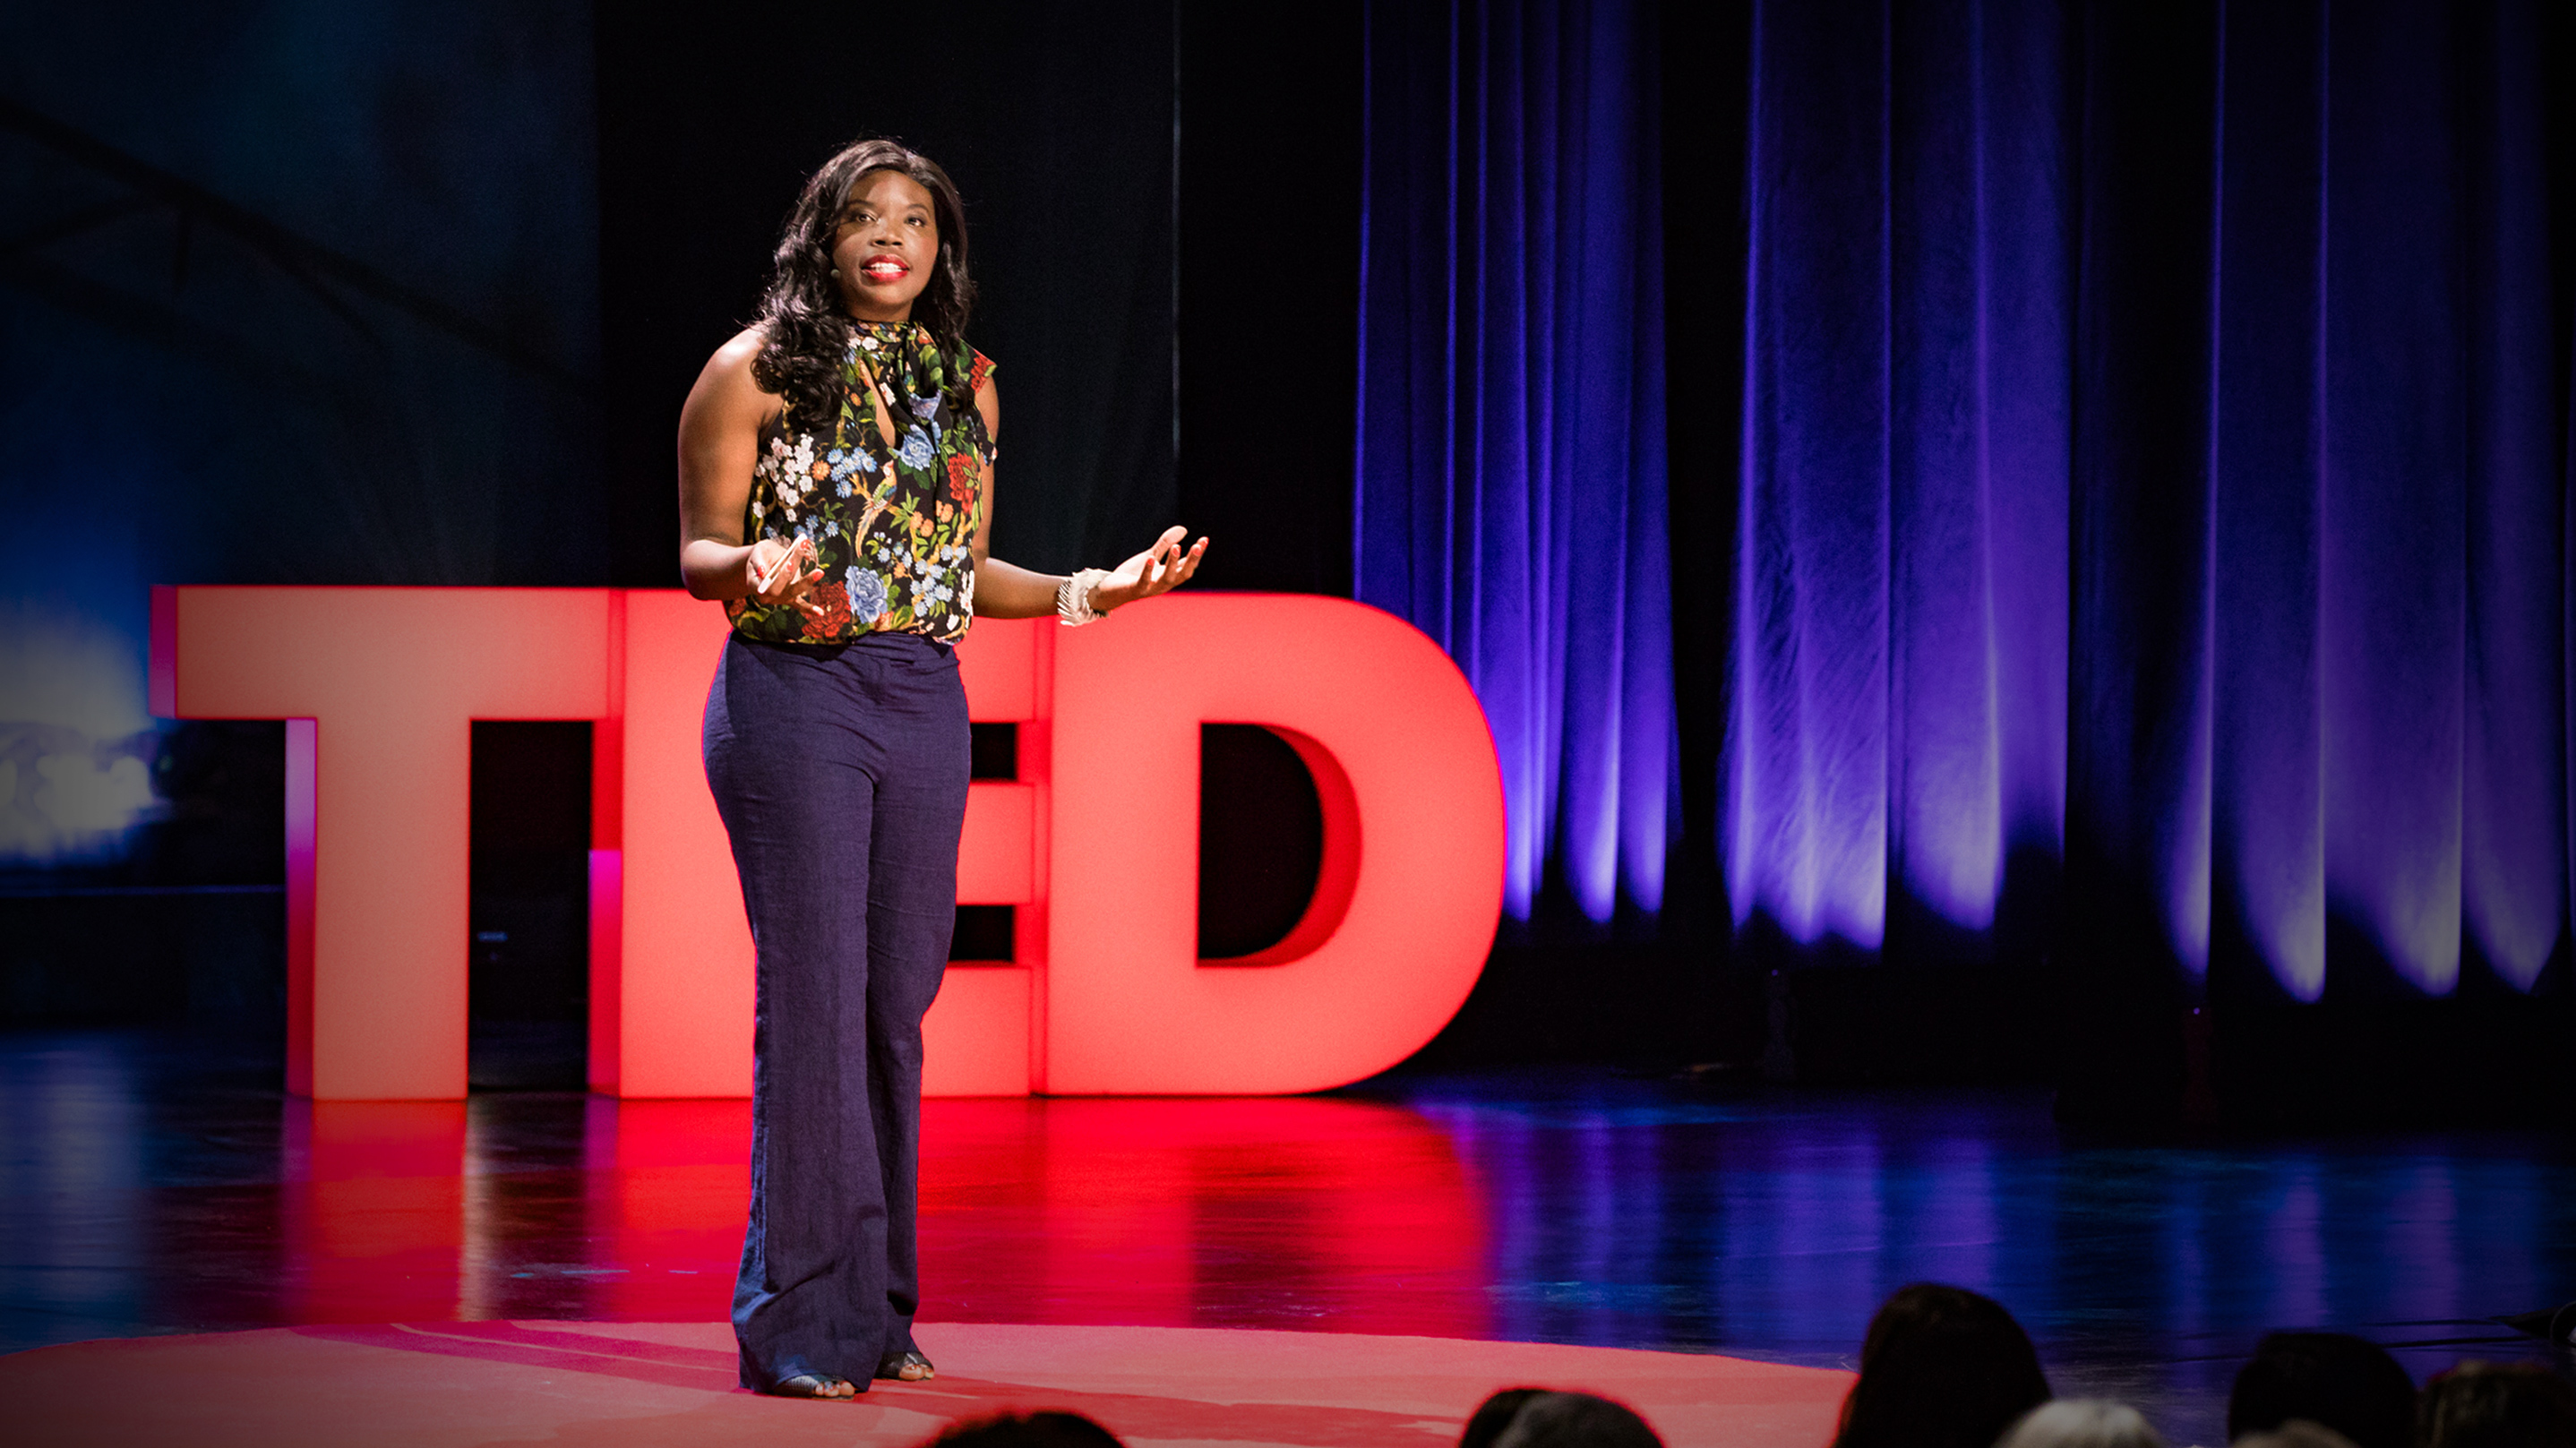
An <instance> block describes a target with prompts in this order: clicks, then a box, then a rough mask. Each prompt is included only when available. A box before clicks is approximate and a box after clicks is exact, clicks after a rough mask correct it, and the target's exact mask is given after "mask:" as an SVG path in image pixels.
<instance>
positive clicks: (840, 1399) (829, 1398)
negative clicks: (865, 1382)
mask: <svg viewBox="0 0 2576 1448" xmlns="http://www.w3.org/2000/svg"><path fill="white" fill-rule="evenodd" d="M856 1386H857V1385H856V1384H854V1383H852V1382H851V1381H850V1380H849V1379H848V1378H836V1377H833V1376H831V1375H830V1374H828V1373H798V1374H797V1375H796V1376H794V1377H792V1378H780V1379H779V1380H778V1381H777V1382H776V1383H775V1384H772V1385H771V1387H770V1389H769V1392H770V1395H771V1396H772V1397H779V1398H820V1399H822V1400H823V1401H824V1402H827V1403H846V1402H849V1401H851V1400H852V1399H855V1398H857V1397H858V1393H857V1392H856V1391H851V1392H847V1393H843V1392H839V1391H836V1390H837V1389H840V1388H852V1389H855V1388H856Z"/></svg>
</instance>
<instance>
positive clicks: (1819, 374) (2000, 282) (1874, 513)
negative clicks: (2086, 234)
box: [1719, 0, 2070, 952]
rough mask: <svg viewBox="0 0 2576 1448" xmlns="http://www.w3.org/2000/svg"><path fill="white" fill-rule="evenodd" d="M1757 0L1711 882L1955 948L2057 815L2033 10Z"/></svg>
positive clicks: (1812, 914)
mask: <svg viewBox="0 0 2576 1448" xmlns="http://www.w3.org/2000/svg"><path fill="white" fill-rule="evenodd" d="M1754 10H1755V13H1754V17H1753V33H1752V47H1751V64H1752V71H1753V74H1752V90H1751V96H1752V100H1751V112H1752V113H1751V116H1750V118H1749V129H1750V140H1749V146H1750V153H1749V156H1748V158H1747V165H1746V192H1747V221H1748V226H1749V228H1750V238H1749V247H1748V264H1747V277H1746V308H1745V330H1744V349H1745V356H1744V398H1743V414H1742V415H1743V464H1742V468H1743V471H1742V477H1741V480H1740V490H1739V493H1738V499H1737V503H1738V514H1737V522H1736V528H1735V538H1736V547H1737V557H1736V559H1735V566H1734V570H1733V573H1734V581H1735V585H1736V593H1735V597H1734V600H1733V610H1734V646H1733V659H1732V667H1731V670H1730V678H1729V684H1730V687H1729V690H1728V694H1729V712H1728V717H1727V727H1726V745H1725V755H1724V764H1723V773H1724V777H1723V779H1722V781H1721V785H1720V793H1719V800H1720V808H1721V810H1722V812H1723V819H1722V830H1723V833H1722V839H1723V842H1724V865H1725V872H1726V884H1727V890H1728V895H1729V900H1730V905H1731V906H1732V910H1733V915H1734V920H1735V923H1736V925H1737V927H1738V928H1739V929H1757V930H1758V929H1762V928H1766V927H1767V928H1769V929H1773V930H1777V931H1779V932H1782V933H1785V935H1786V936H1787V937H1788V938H1789V939H1790V940H1791V941H1792V942H1794V943H1795V944H1797V945H1800V946H1815V945H1819V944H1823V943H1826V942H1828V941H1830V942H1834V943H1836V945H1837V947H1838V948H1840V949H1843V950H1850V949H1855V948H1856V949H1858V950H1859V951H1862V952H1874V951H1876V950H1878V949H1879V948H1880V947H1881V945H1882V944H1883V943H1884V942H1885V941H1886V939H1887V934H1888V928H1889V913H1890V907H1891V902H1890V891H1891V887H1893V889H1894V890H1895V891H1896V893H1897V900H1896V906H1897V908H1898V909H1899V911H1900V912H1902V911H1903V910H1904V909H1905V908H1906V907H1908V906H1909V905H1910V906H1913V907H1918V909H1917V919H1918V921H1919V922H1920V924H1921V925H1923V926H1925V927H1928V928H1926V929H1922V930H1918V931H1916V932H1914V934H1913V938H1914V939H1916V940H1917V941H1920V942H1922V943H1923V945H1924V946H1925V948H1927V949H1950V950H1955V949H1956V948H1958V946H1959V945H1961V944H1965V945H1967V946H1968V947H1970V948H1971V949H1975V948H1976V947H1978V946H1980V945H1981V944H1982V943H1983V942H1985V941H1987V940H1989V939H1990V938H1991V937H1990V936H1989V935H1988V934H1987V932H1988V930H1989V927H1991V926H1992V925H1993V924H1994V921H1995V913H1996V907H1997V902H1998V900H1999V898H2000V897H2001V896H2002V894H2003V891H2004V886H2005V876H2006V864H2007V861H2008V860H2009V859H2014V858H2019V859H2020V860H2022V861H2025V862H2027V861H2030V860H2034V859H2035V860H2039V861H2053V860H2054V859H2055V857H2056V856H2057V853H2058V850H2059V846H2060V828H2061V819H2062V815H2063V809H2064V798H2063V791H2064V779H2065V740H2066V655H2067V592H2066V586H2065V572H2066V508H2067V490H2066V477H2067V458H2068V395H2067V368H2066V355H2067V346H2068V338H2069V335H2070V322H2069V317H2068V308H2067V305H2066V303H2067V299H2068V248H2067V237H2068V226H2069V220H2068V216H2067V212H2066V208H2065V206H2064V204H2063V198H2064V195H2065V190H2066V179H2065V172H2066V167H2067V155H2066V141H2065V136H2066V126H2065V118H2064V114H2063V112H2064V108H2065V102H2064V99H2063V91H2064V84H2063V82H2064V77H2063V73H2062V65H2061V56H2062V53H2063V45H2064V40H2063V36H2062V34H2061V26H2060V23H2059V21H2058V18H2057V7H2056V6H2054V5H2052V4H2049V3H2045V0H1986V3H1982V4H1981V3H1977V0H1947V3H1932V4H1923V5H1908V6H1903V7H1898V8H1897V9H1895V10H1894V11H1893V12H1891V11H1890V9H1888V8H1887V7H1884V6H1879V5H1832V4H1814V3H1803V0H1802V3H1763V4H1757V5H1756V6H1755V7H1754ZM1945 923H1946V926H1947V927H1948V928H1946V929H1945V928H1943V926H1944V924H1945ZM1935 942H1939V944H1937V945H1936V944H1935Z"/></svg>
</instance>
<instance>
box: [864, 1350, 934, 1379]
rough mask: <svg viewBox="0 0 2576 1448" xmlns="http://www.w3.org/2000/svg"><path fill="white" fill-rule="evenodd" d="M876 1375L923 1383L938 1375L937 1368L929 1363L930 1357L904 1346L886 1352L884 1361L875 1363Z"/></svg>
mask: <svg viewBox="0 0 2576 1448" xmlns="http://www.w3.org/2000/svg"><path fill="white" fill-rule="evenodd" d="M877 1376H878V1377H881V1378H886V1379H889V1380H891V1381H893V1382H898V1383H923V1382H928V1381H929V1380H931V1379H932V1378H935V1377H937V1376H939V1369H937V1368H934V1367H932V1366H931V1365H930V1359H928V1358H926V1357H923V1356H922V1355H921V1354H920V1353H919V1352H916V1351H914V1350H913V1349H910V1348H906V1349H904V1350H903V1351H902V1352H890V1353H887V1354H886V1355H885V1361H883V1362H881V1363H878V1364H877Z"/></svg>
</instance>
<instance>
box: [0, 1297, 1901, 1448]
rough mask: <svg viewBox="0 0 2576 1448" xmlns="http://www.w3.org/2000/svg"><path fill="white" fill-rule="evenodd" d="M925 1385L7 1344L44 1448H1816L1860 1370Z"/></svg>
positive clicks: (647, 1357) (456, 1360)
mask: <svg viewBox="0 0 2576 1448" xmlns="http://www.w3.org/2000/svg"><path fill="white" fill-rule="evenodd" d="M919 1335H920V1339H921V1344H922V1347H923V1348H924V1349H925V1350H926V1351H927V1352H929V1353H930V1354H931V1356H932V1357H933V1358H934V1359H936V1360H937V1361H938V1362H939V1363H940V1364H941V1365H942V1373H941V1376H940V1377H939V1378H938V1380H936V1381H935V1382H929V1383H911V1384H897V1383H881V1384H878V1385H877V1386H876V1388H875V1390H874V1391H872V1392H870V1393H869V1394H868V1395H867V1396H865V1397H863V1398H861V1399H859V1400H858V1401H857V1402H855V1403H813V1402H795V1401H789V1400H784V1399H777V1398H763V1397H759V1396H756V1395H754V1394H751V1393H747V1392H743V1391H741V1390H739V1389H737V1388H735V1387H734V1353H733V1337H732V1334H731V1332H730V1331H729V1330H728V1329H727V1328H726V1327H725V1325H724V1324H722V1323H595V1322H443V1323H424V1324H420V1325H416V1326H413V1325H336V1326H316V1327H289V1328H267V1329H261V1330H256V1331H250V1332H230V1333H208V1334H202V1335H195V1336H183V1337H154V1338H122V1339H112V1340H108V1341H101V1342H84V1343H74V1344H70V1345H68V1346H63V1347H51V1348H40V1349H37V1350H35V1351H32V1352H24V1353H18V1354H15V1355H12V1356H9V1357H6V1358H0V1403H6V1404H7V1405H8V1407H7V1410H6V1412H7V1424H8V1426H7V1429H6V1435H5V1436H6V1437H7V1438H8V1440H9V1441H11V1442H17V1443H28V1444H45V1445H49V1448H109V1445H113V1448H127V1445H140V1444H164V1443H166V1444H188V1445H191V1448H230V1445H241V1448H302V1445H316V1448H318V1445H342V1444H350V1445H357V1444H363V1445H368V1448H376V1445H391V1448H467V1445H479V1444H513V1443H544V1444H567V1445H598V1448H608V1445H621V1448H628V1445H631V1448H684V1445H703V1444H764V1445H767V1444H778V1445H789V1444H809V1443H810V1444H822V1443H831V1444H868V1445H899V1444H911V1443H918V1442H920V1441H921V1440H923V1439H925V1438H928V1437H929V1436H931V1435H932V1434H934V1433H936V1432H938V1431H939V1429H940V1428H941V1427H942V1426H944V1425H945V1424H947V1423H949V1422H951V1421H953V1420H955V1419H958V1418H964V1417H970V1416H974V1415H977V1414H982V1413H990V1412H997V1411H1002V1410H1006V1409H1030V1408H1067V1409H1072V1410H1074V1411H1077V1412H1082V1413H1087V1414H1089V1415H1091V1416H1092V1417H1094V1418H1097V1419H1098V1420H1100V1421H1101V1422H1102V1423H1104V1424H1106V1425H1108V1427H1109V1428H1110V1429H1111V1430H1112V1431H1113V1432H1115V1433H1117V1434H1118V1435H1119V1436H1120V1437H1122V1438H1124V1439H1125V1440H1126V1441H1127V1442H1129V1443H1130V1444H1135V1445H1146V1444H1156V1445H1165V1444H1169V1445H1178V1444H1194V1443H1211V1444H1214V1443H1222V1444H1228V1445H1241V1448H1255V1445H1265V1444H1281V1445H1299V1448H1362V1445H1372V1448H1374V1445H1388V1448H1439V1445H1444V1444H1448V1443H1453V1442H1455V1441H1456V1440H1457V1436H1458V1430H1459V1428H1460V1426H1461V1425H1462V1424H1463V1423H1464V1421H1465V1419H1466V1415H1467V1414H1468V1412H1469V1411H1471V1410H1472V1409H1473V1408H1474V1407H1475V1405H1476V1404H1477V1403H1478V1402H1480V1401H1482V1400H1483V1398H1484V1397H1485V1395H1486V1394H1488V1393H1491V1392H1493V1391H1494V1390H1495V1389H1497V1388H1502V1387H1510V1386H1516V1385H1529V1386H1545V1387H1565V1388H1584V1389H1587V1390H1590V1391H1594V1392H1599V1393H1603V1394H1606V1395H1608V1396H1611V1397H1615V1398H1618V1399H1620V1400H1622V1401H1624V1402H1626V1403H1628V1404H1629V1405H1631V1406H1633V1407H1635V1408H1636V1409H1637V1410H1638V1411H1639V1412H1641V1413H1643V1414H1644V1415H1645V1416H1646V1419H1647V1420H1648V1421H1649V1422H1651V1423H1653V1424H1654V1425H1655V1427H1656V1429H1657V1430H1658V1431H1660V1432H1661V1433H1662V1434H1663V1437H1664V1439H1665V1441H1666V1442H1668V1443H1670V1444H1673V1445H1675V1448H1683V1445H1697V1444H1710V1445H1724V1448H1817V1445H1820V1444H1822V1443H1824V1442H1826V1441H1827V1440H1828V1439H1829V1438H1830V1437H1831V1436H1832V1431H1833V1422H1834V1415H1835V1412H1836V1410H1837V1409H1838V1407H1839V1406H1840V1404H1841V1401H1842V1396H1843V1393H1844V1391H1845V1390H1846V1389H1847V1388H1848V1387H1849V1385H1850V1382H1851V1378H1850V1375H1849V1374H1846V1373H1839V1372H1829V1371H1825V1370H1823V1369H1817V1368H1800V1367H1782V1366H1776V1365H1773V1364H1768V1363H1757V1362H1748V1361H1745V1360H1743V1359H1740V1358H1725V1357H1714V1356H1702V1355H1697V1354H1685V1353H1659V1352H1640V1351H1635V1350H1630V1349H1621V1348H1597V1347H1567V1346H1560V1345H1556V1344H1550V1343H1513V1342H1467V1341H1460V1340H1456V1339H1449V1338H1432V1337H1383V1336H1368V1335H1360V1334H1343V1333H1300V1332H1264V1331H1251V1330H1241V1329H1218V1328H1172V1327H1061V1326H1049V1327H1021V1326H1003V1325H993V1324H927V1325H924V1326H923V1327H922V1328H921V1329H920V1334H919Z"/></svg>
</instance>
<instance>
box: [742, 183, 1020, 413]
mask: <svg viewBox="0 0 2576 1448" xmlns="http://www.w3.org/2000/svg"><path fill="white" fill-rule="evenodd" d="M871 171H900V172H902V173H903V174H904V175H906V176H909V177H911V178H912V179H913V180H914V181H916V182H919V183H920V185H921V189H922V190H924V191H927V192H929V193H930V206H931V214H932V217H933V219H934V220H935V221H937V223H938V225H939V263H938V265H936V266H934V267H932V268H931V272H930V285H929V286H928V287H926V288H924V289H923V290H922V293H921V296H920V298H919V299H918V300H916V301H915V302H914V303H913V304H912V317H913V320H914V321H916V322H919V323H921V324H922V325H923V326H926V327H928V328H929V329H930V335H931V336H933V337H935V338H937V339H938V341H939V346H940V350H942V351H944V352H954V351H955V350H956V349H957V348H958V347H959V346H960V345H962V344H963V343H964V341H965V339H966V316H967V313H968V312H970V311H972V310H973V308H974V305H975V282H974V279H973V278H972V277H970V276H968V275H967V272H966V209H965V206H964V204H963V203H962V202H960V201H959V200H958V199H957V186H956V183H954V182H952V181H950V180H949V179H948V173H947V172H945V171H942V170H940V169H939V164H938V163H937V162H935V161H933V160H931V159H930V158H929V157H927V156H924V155H922V154H921V153H920V152H918V151H914V150H910V149H908V148H906V147H904V146H902V145H899V144H897V143H895V142H893V141H888V140H882V139H869V140H864V141H854V142H852V143H851V144H849V145H847V146H844V147H843V148H841V153H840V154H839V155H837V156H834V157H833V158H832V159H831V160H829V161H826V162H824V163H823V166H822V169H821V170H819V171H816V172H815V173H814V175H813V178H812V179H811V180H809V181H807V182H806V183H805V191H804V194H802V195H800V196H798V197H797V198H796V208H795V209H794V210H793V211H790V212H788V213H787V224H786V226H784V227H783V228H781V229H780V232H779V237H778V256H777V265H776V268H775V270H773V271H772V272H771V274H770V278H769V290H768V291H766V292H764V293H762V295H761V298H760V315H759V317H758V319H757V320H755V321H754V322H753V324H752V325H754V326H756V327H758V328H759V329H760V332H761V335H762V336H763V337H764V338H766V339H767V345H766V346H764V347H762V348H761V349H760V355H759V356H758V357H755V358H753V359H752V364H751V376H752V380H753V381H755V382H757V383H759V384H760V387H761V390H762V391H764V392H774V393H776V394H778V396H779V397H781V398H783V399H784V400H785V401H786V404H787V410H788V411H790V412H793V413H800V414H802V415H804V416H806V417H830V416H831V415H832V413H833V411H834V408H835V405H836V399H837V394H838V393H839V391H840V378H841V364H842V361H843V360H844V359H845V358H847V357H848V355H849V351H850V317H849V314H848V312H846V311H845V310H843V307H842V298H841V286H840V283H839V282H838V281H836V280H835V279H834V278H833V276H832V232H833V230H834V229H835V228H836V227H838V226H839V225H840V222H841V208H843V207H845V206H847V205H849V202H850V192H851V190H852V189H853V188H855V187H856V186H857V185H858V184H859V178H860V177H862V176H865V175H867V174H868V173H869V172H871Z"/></svg>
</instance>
